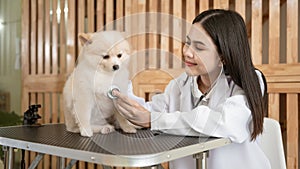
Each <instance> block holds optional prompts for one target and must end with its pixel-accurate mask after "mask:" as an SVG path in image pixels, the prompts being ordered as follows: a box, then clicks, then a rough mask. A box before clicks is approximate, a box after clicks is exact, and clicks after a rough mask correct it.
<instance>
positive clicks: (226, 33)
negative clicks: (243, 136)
mask: <svg viewBox="0 0 300 169" xmlns="http://www.w3.org/2000/svg"><path fill="white" fill-rule="evenodd" d="M195 23H200V24H201V26H202V27H203V28H204V30H206V32H207V33H208V34H209V35H210V37H211V38H212V40H213V42H214V44H215V45H216V47H217V50H218V53H219V55H220V57H221V60H222V61H223V62H224V68H225V71H226V73H228V74H229V75H230V76H231V78H232V80H233V81H234V82H235V83H236V84H237V85H238V86H240V87H241V88H242V89H243V90H244V92H245V94H246V97H247V100H248V104H249V107H250V110H251V113H252V121H253V126H252V133H251V140H254V139H255V138H256V137H257V136H258V135H259V134H261V133H262V131H263V119H264V114H266V111H267V110H266V105H265V104H264V103H265V101H264V97H263V95H262V92H261V88H260V83H259V80H258V77H257V74H256V72H255V68H254V65H253V63H252V57H251V51H250V47H249V42H248V38H247V31H246V25H245V23H244V20H243V18H242V17H241V16H240V15H239V14H238V13H237V12H234V11H230V10H223V9H213V10H208V11H204V12H202V13H201V14H200V15H198V16H197V17H196V18H195V19H194V21H193V24H195ZM265 91H266V89H265ZM265 95H266V92H265V94H264V96H265Z"/></svg>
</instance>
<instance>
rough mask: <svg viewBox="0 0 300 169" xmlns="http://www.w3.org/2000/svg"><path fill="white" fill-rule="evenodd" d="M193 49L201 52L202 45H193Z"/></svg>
mask: <svg viewBox="0 0 300 169" xmlns="http://www.w3.org/2000/svg"><path fill="white" fill-rule="evenodd" d="M194 48H195V49H196V50H198V51H201V50H204V48H203V46H202V45H197V44H196V45H194Z"/></svg>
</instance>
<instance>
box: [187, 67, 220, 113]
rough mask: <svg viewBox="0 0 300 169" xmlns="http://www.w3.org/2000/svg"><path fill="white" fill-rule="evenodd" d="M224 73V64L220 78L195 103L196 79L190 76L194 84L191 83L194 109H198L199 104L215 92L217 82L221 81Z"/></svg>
mask: <svg viewBox="0 0 300 169" xmlns="http://www.w3.org/2000/svg"><path fill="white" fill-rule="evenodd" d="M222 72H223V64H222V68H221V70H220V73H219V75H218V77H217V78H216V79H215V80H214V82H213V83H212V85H211V86H210V88H209V89H208V90H207V91H206V92H205V93H204V94H202V95H201V96H200V98H199V99H198V100H197V101H195V100H196V99H195V98H196V94H195V91H194V89H195V78H194V77H193V76H188V78H192V82H191V84H190V85H191V86H190V88H191V101H192V106H193V109H194V108H196V107H197V106H199V104H200V103H201V101H202V100H203V99H204V98H205V97H206V96H207V95H208V94H209V93H210V92H211V91H212V90H214V88H215V86H216V83H217V81H218V80H219V79H220V77H221V75H222Z"/></svg>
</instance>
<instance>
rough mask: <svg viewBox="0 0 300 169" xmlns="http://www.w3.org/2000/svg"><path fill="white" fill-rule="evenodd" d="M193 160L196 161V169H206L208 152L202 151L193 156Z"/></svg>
mask: <svg viewBox="0 0 300 169" xmlns="http://www.w3.org/2000/svg"><path fill="white" fill-rule="evenodd" d="M193 158H195V159H196V168H197V169H207V158H208V151H203V152H201V153H198V154H194V155H193Z"/></svg>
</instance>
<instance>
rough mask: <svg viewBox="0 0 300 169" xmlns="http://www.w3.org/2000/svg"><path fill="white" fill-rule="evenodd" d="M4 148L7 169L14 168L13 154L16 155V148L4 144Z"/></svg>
mask: <svg viewBox="0 0 300 169" xmlns="http://www.w3.org/2000/svg"><path fill="white" fill-rule="evenodd" d="M2 150H3V151H4V154H5V156H4V168H5V169H13V168H14V166H13V164H14V162H13V158H14V157H13V156H14V149H13V148H12V147H7V146H3V147H2Z"/></svg>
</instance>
